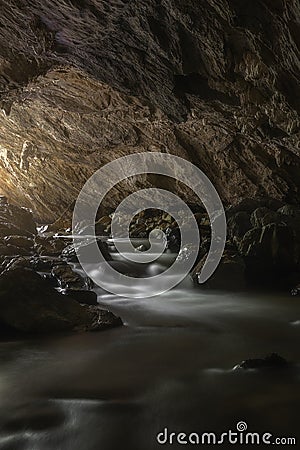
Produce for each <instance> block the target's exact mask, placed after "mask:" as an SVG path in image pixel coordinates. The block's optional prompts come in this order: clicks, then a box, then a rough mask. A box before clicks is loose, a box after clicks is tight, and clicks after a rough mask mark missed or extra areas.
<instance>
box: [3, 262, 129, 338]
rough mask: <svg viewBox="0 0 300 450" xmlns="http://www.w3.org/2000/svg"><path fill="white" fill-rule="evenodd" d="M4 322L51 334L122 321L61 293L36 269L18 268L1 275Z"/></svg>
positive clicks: (6, 324) (29, 330)
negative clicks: (37, 272) (35, 270)
mask: <svg viewBox="0 0 300 450" xmlns="http://www.w3.org/2000/svg"><path fill="white" fill-rule="evenodd" d="M0 324H4V325H5V326H9V327H11V328H12V329H15V330H18V331H21V332H26V333H51V332H57V331H94V330H100V329H104V328H107V327H109V326H117V325H121V324H122V322H121V320H120V319H118V318H116V317H115V316H114V315H113V314H111V313H108V312H106V311H103V310H100V309H99V308H96V307H88V306H83V305H80V304H79V303H78V302H77V301H76V300H72V299H71V298H68V297H67V296H64V295H62V294H60V293H58V292H57V291H56V290H54V289H52V288H51V287H50V286H49V285H48V283H47V282H46V281H44V280H43V279H42V278H41V277H40V276H39V275H38V274H36V273H35V272H34V271H32V270H28V269H23V268H18V269H10V270H7V271H5V272H4V273H2V274H1V276H0ZM0 327H1V325H0Z"/></svg>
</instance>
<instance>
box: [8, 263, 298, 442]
mask: <svg viewBox="0 0 300 450" xmlns="http://www.w3.org/2000/svg"><path fill="white" fill-rule="evenodd" d="M153 270H156V268H155V266H153ZM98 293H99V302H100V304H101V305H103V306H104V307H107V308H109V309H111V310H112V311H113V312H115V313H116V314H118V315H120V316H121V317H122V318H123V319H124V321H125V324H126V326H125V327H123V328H118V329H113V330H108V331H106V332H103V333H89V334H81V335H60V336H56V337H48V338H43V339H39V340H27V341H15V342H13V341H12V342H2V343H1V344H0V360H1V366H0V408H1V422H2V425H3V427H2V431H1V432H0V448H1V449H9V448H10V449H14V450H17V449H19V448H20V449H26V450H52V449H53V450H54V449H55V450H56V449H63V450H65V449H72V450H73V449H75V450H77V449H78V450H79V449H80V450H81V449H84V450H95V449H100V448H101V449H104V450H106V449H107V450H110V449H118V450H120V449H122V450H127V449H130V450H135V449H137V450H148V449H149V450H151V449H155V448H159V445H158V444H156V442H155V436H156V434H157V432H159V431H161V430H162V429H163V428H164V427H165V426H167V427H168V428H169V429H171V430H175V431H176V430H177V431H180V430H183V431H188V432H190V431H198V432H201V431H218V430H220V431H221V430H225V431H227V429H228V428H232V429H233V428H234V427H235V424H236V423H237V422H238V421H239V420H244V421H246V422H247V423H248V426H249V428H250V429H251V430H252V431H260V430H263V431H269V432H271V433H273V434H276V435H278V436H281V435H282V436H284V435H288V436H297V432H298V416H299V414H298V411H299V400H300V390H299V381H300V379H299V371H298V370H297V369H296V370H294V371H288V372H286V373H285V372H280V373H276V372H275V373H270V372H268V373H253V372H240V371H238V372H233V371H232V370H231V369H232V368H233V367H234V366H235V365H236V364H237V363H239V362H240V361H242V360H243V359H246V358H251V357H260V356H265V355H266V354H269V353H271V352H278V353H279V354H281V355H282V356H283V357H285V358H286V359H288V360H291V361H295V362H299V361H300V357H299V356H300V355H299V336H300V327H299V326H298V324H299V321H300V306H299V302H298V300H297V298H292V297H283V296H281V295H275V294H258V293H253V292H252V293H235V294H229V293H224V292H212V291H205V290H201V289H197V288H193V286H192V284H191V281H190V280H189V279H188V278H187V279H186V280H185V281H184V282H183V283H182V284H181V285H180V286H178V287H177V288H176V289H173V290H172V291H169V292H167V293H165V294H163V295H161V296H158V297H154V298H147V299H143V298H141V299H132V298H125V297H124V298H121V297H116V296H113V295H110V294H109V293H104V292H103V291H101V290H99V291H98ZM41 408H42V412H40V410H41ZM38 417H39V419H38ZM41 417H42V419H41ZM57 417H61V420H57V421H55V420H54V418H57ZM37 423H38V425H39V426H38V427H37ZM172 448H177V447H176V446H173V447H172Z"/></svg>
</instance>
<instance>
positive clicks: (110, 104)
mask: <svg viewBox="0 0 300 450" xmlns="http://www.w3.org/2000/svg"><path fill="white" fill-rule="evenodd" d="M0 6H1V17H0V22H1V27H0V92H1V94H0V95H1V100H0V108H1V110H0V193H1V192H2V193H4V194H5V195H7V196H8V197H9V198H10V199H11V200H12V201H13V202H15V203H16V204H20V205H25V206H29V207H31V208H32V209H33V211H34V213H35V216H36V217H37V219H38V220H40V221H43V222H48V221H53V220H55V219H56V218H57V217H58V216H60V214H61V213H62V212H63V211H64V210H65V209H66V208H68V207H69V206H70V205H72V203H73V202H74V200H75V198H76V196H77V193H78V192H79V190H80V188H81V186H82V185H83V184H84V182H85V180H86V179H87V178H88V177H89V176H90V175H92V173H93V172H94V171H95V170H96V169H98V168H99V167H101V166H102V165H103V164H104V163H106V162H108V161H110V160H113V159H115V158H117V157H119V156H123V155H126V154H129V153H133V152H137V151H163V152H170V153H174V154H176V155H179V156H182V157H184V158H187V159H189V160H190V161H191V162H193V163H195V164H196V165H197V166H198V167H200V168H201V169H202V170H204V172H205V173H206V174H207V175H208V176H209V177H210V179H211V181H212V182H213V183H214V184H215V186H216V188H217V190H218V192H219V193H220V196H221V197H222V199H223V201H224V202H225V203H226V204H232V203H235V202H236V201H237V200H238V199H240V198H244V197H247V196H269V197H274V198H278V199H284V200H286V201H288V202H292V203H297V202H299V200H300V193H299V188H300V170H299V169H300V159H299V156H300V145H299V110H300V100H299V97H300V82H299V66H300V60H299V54H300V53H299V49H300V2H299V0H243V1H240V0H186V1H184V2H183V1H182V0H161V1H156V0H146V1H145V2H141V1H138V0H131V1H128V0H110V1H104V0H101V1H100V0H69V1H66V0H43V1H42V0H40V1H38V0H0ZM135 185H138V180H129V181H128V182H127V183H125V185H122V186H118V187H116V189H115V190H114V192H113V195H112V196H111V197H110V198H108V199H107V205H109V206H112V205H114V204H115V205H116V206H117V204H118V203H119V201H120V199H121V198H122V197H123V196H124V195H126V193H127V192H130V191H132V189H133V188H134V186H135ZM173 190H174V191H176V190H177V191H180V190H181V187H180V186H177V185H176V183H174V186H173ZM185 196H186V197H187V198H186V200H191V201H192V198H189V196H190V194H189V193H188V192H186V193H185ZM104 206H105V205H104Z"/></svg>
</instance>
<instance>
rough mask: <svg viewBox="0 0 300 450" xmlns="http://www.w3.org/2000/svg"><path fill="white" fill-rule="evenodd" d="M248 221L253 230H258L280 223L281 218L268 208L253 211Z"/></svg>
mask: <svg viewBox="0 0 300 450" xmlns="http://www.w3.org/2000/svg"><path fill="white" fill-rule="evenodd" d="M250 221H251V224H252V226H253V228H259V227H264V226H266V225H269V224H270V223H280V221H281V217H280V215H279V214H277V213H276V212H274V211H271V210H270V209H269V208H266V207H260V208H257V209H256V210H255V211H253V213H252V214H251V218H250Z"/></svg>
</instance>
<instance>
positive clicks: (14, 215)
mask: <svg viewBox="0 0 300 450" xmlns="http://www.w3.org/2000/svg"><path fill="white" fill-rule="evenodd" d="M34 234H36V224H35V222H34V220H33V216H32V212H31V211H30V210H29V209H26V208H20V207H18V206H15V205H9V204H6V203H4V205H0V236H3V237H4V236H29V237H32V236H33V235H34Z"/></svg>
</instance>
